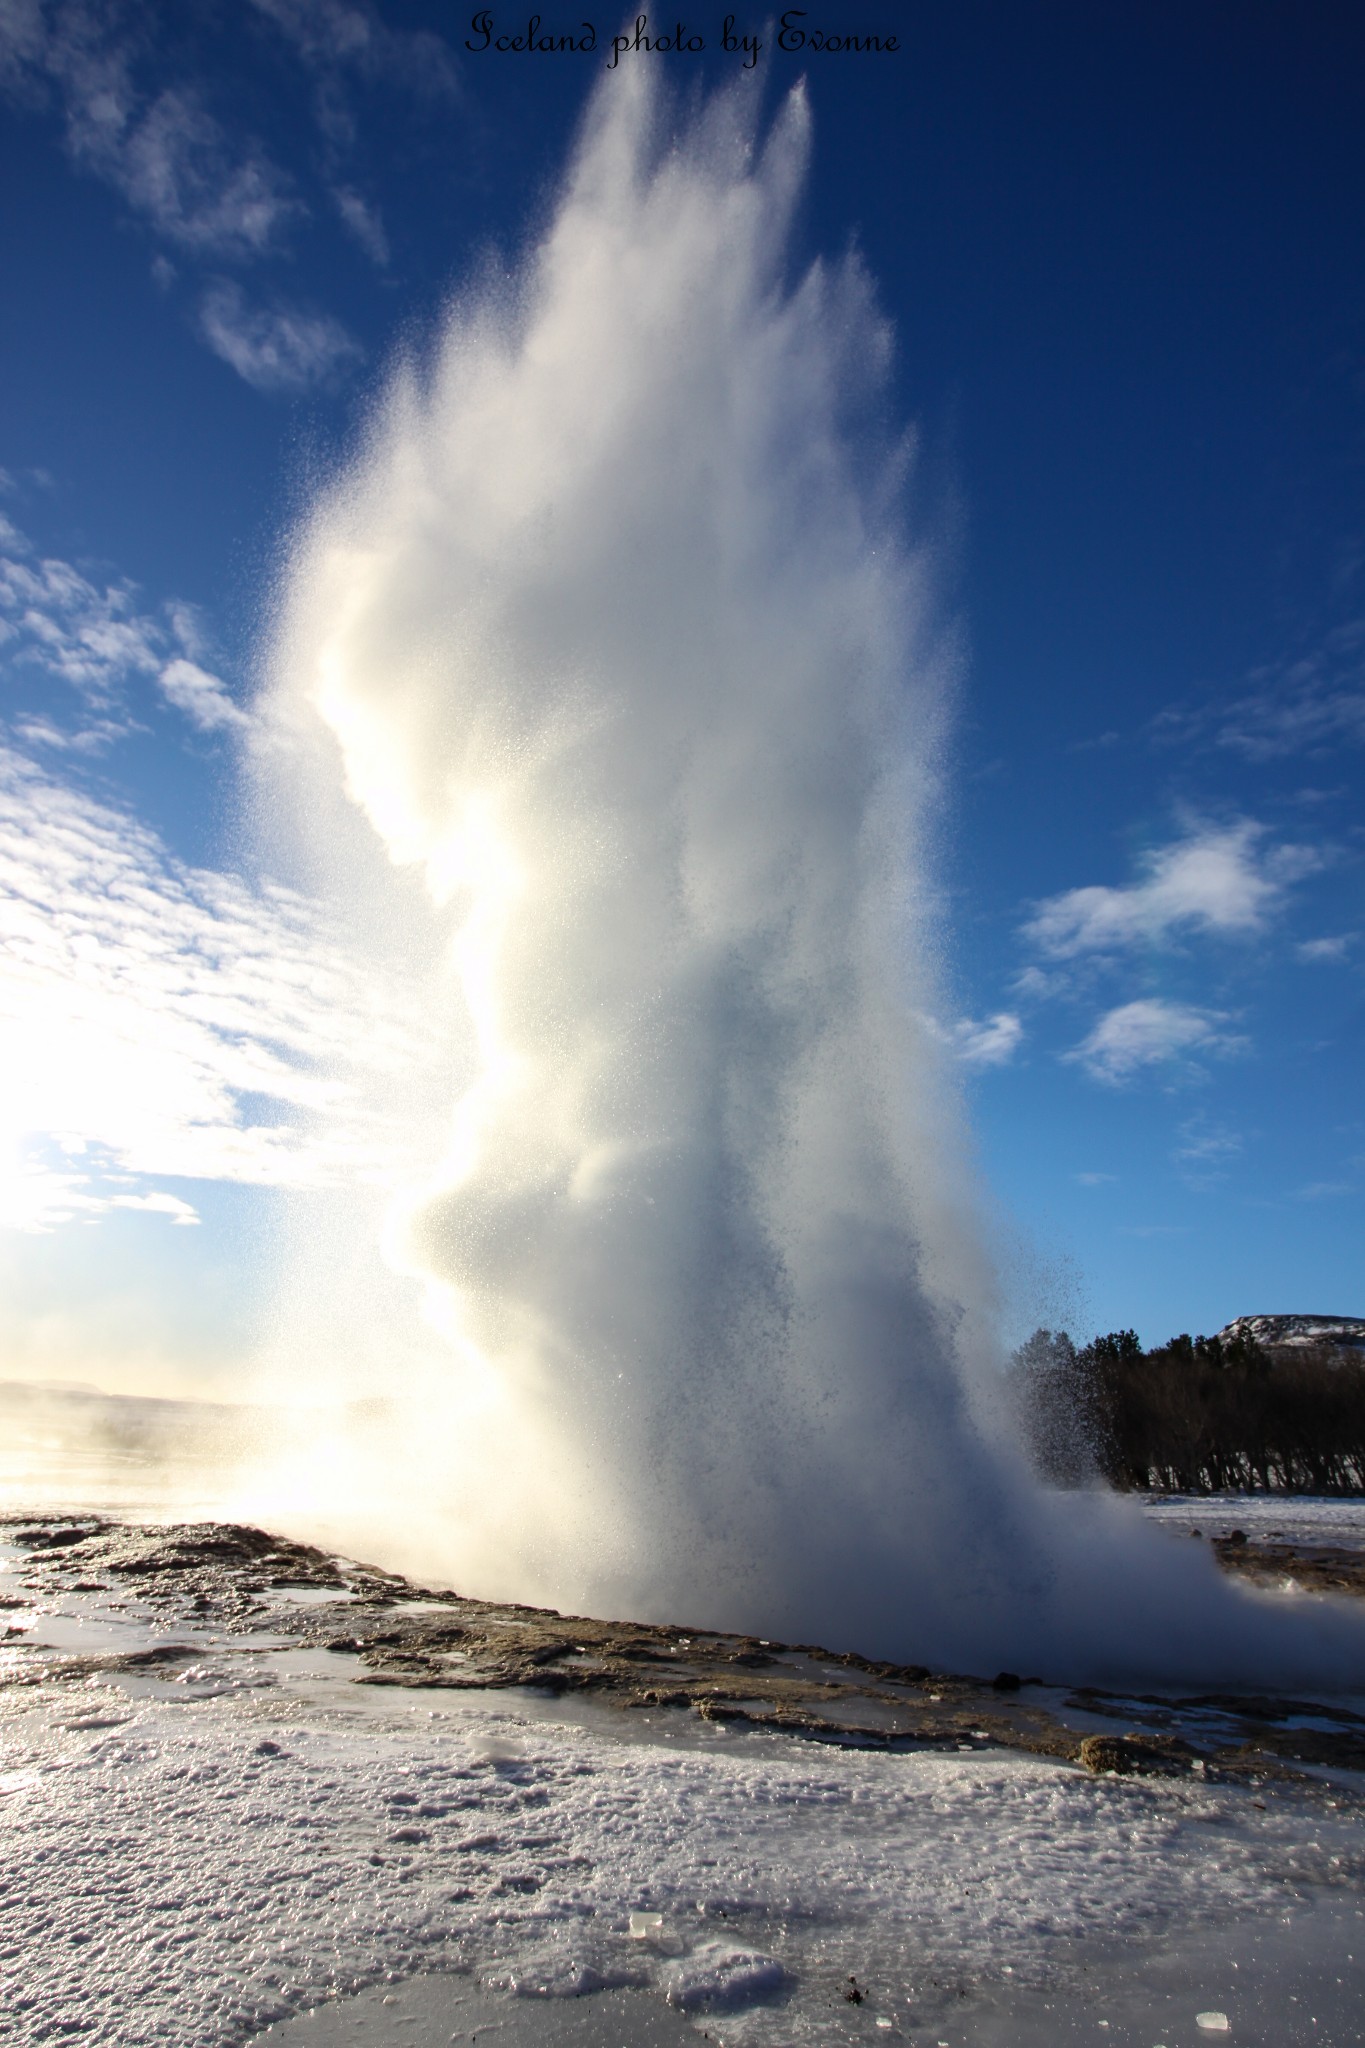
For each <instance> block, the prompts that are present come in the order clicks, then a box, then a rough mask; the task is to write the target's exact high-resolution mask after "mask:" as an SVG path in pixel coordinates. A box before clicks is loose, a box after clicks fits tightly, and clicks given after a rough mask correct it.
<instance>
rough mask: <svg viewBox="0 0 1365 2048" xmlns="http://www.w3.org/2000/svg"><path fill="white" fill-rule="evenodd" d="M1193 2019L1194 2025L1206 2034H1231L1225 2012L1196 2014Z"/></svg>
mask: <svg viewBox="0 0 1365 2048" xmlns="http://www.w3.org/2000/svg"><path fill="white" fill-rule="evenodd" d="M1194 2019H1195V2025H1196V2026H1200V2027H1202V2028H1203V2029H1204V2032H1205V2033H1206V2034H1230V2033H1231V2032H1232V2027H1231V2025H1230V2024H1229V2021H1228V2016H1227V2014H1226V2013H1225V2012H1197V2013H1196V2014H1195V2016H1194Z"/></svg>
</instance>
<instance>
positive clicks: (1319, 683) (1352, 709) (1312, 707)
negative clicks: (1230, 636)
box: [1153, 618, 1365, 761]
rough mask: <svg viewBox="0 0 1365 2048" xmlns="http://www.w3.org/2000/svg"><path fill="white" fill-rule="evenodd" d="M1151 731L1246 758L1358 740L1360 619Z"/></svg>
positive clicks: (1363, 699) (1362, 661)
mask: <svg viewBox="0 0 1365 2048" xmlns="http://www.w3.org/2000/svg"><path fill="white" fill-rule="evenodd" d="M1153 731H1154V736H1155V737H1156V738H1157V739H1158V740H1160V741H1166V742H1168V743H1175V744H1180V745H1186V744H1188V743H1190V742H1191V741H1193V742H1194V743H1195V744H1197V745H1205V746H1207V745H1212V746H1215V747H1220V748H1223V749H1225V750H1226V751H1228V752H1230V753H1234V754H1239V755H1240V756H1241V757H1242V758H1243V760H1247V761H1273V760H1279V759H1286V758H1288V757H1290V756H1293V755H1295V754H1303V755H1308V756H1310V757H1312V756H1318V757H1324V756H1325V757H1330V756H1332V755H1334V754H1335V753H1337V752H1338V751H1339V750H1340V749H1341V748H1342V747H1343V746H1359V745H1361V744H1362V743H1365V619H1359V618H1357V619H1347V620H1344V621H1343V622H1342V623H1341V624H1340V625H1338V626H1336V627H1334V628H1333V630H1332V631H1331V632H1329V633H1326V634H1324V635H1323V637H1322V639H1321V641H1320V642H1319V643H1318V644H1317V645H1316V646H1315V647H1313V648H1312V649H1311V650H1310V651H1309V652H1307V653H1305V654H1300V655H1298V656H1297V657H1296V658H1294V659H1292V660H1288V661H1282V662H1278V663H1267V664H1265V665H1263V666H1261V667H1259V668H1256V669H1253V670H1252V672H1251V673H1250V675H1248V676H1247V677H1246V678H1245V680H1244V684H1243V686H1242V687H1241V688H1240V689H1238V690H1237V691H1235V692H1234V693H1233V694H1231V695H1229V696H1227V697H1225V698H1223V699H1222V700H1220V701H1217V702H1213V703H1208V704H1203V705H1199V706H1196V707H1194V708H1190V707H1189V706H1183V705H1182V706H1174V707H1172V708H1170V709H1169V710H1166V711H1164V712H1162V713H1161V715H1160V717H1159V718H1158V719H1157V720H1156V723H1155V726H1154V728H1153Z"/></svg>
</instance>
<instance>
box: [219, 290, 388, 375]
mask: <svg viewBox="0 0 1365 2048" xmlns="http://www.w3.org/2000/svg"><path fill="white" fill-rule="evenodd" d="M199 325H200V331H201V332H202V334H203V337H204V339H205V341H207V343H208V345H209V347H210V348H211V349H212V350H213V352H214V354H215V355H218V356H221V357H222V359H223V361H224V362H225V363H229V364H231V366H232V368H233V369H234V370H235V371H236V372H237V374H238V376H239V377H241V378H243V379H244V380H245V381H246V382H247V383H248V384H250V385H252V386H254V388H255V389H256V390H257V391H271V392H283V391H306V390H308V389H309V388H310V387H311V386H313V385H317V384H327V383H330V382H332V381H333V380H334V379H335V378H336V377H337V376H339V375H340V374H342V373H343V372H345V371H346V370H348V369H350V368H351V367H352V366H353V365H354V364H356V363H357V362H359V361H360V360H361V357H362V355H363V353H364V351H363V350H362V349H361V347H360V345H359V343H358V342H356V341H355V340H354V339H353V338H352V337H351V335H349V334H348V333H347V331H346V329H345V328H344V327H343V326H342V325H341V322H340V321H339V320H334V319H332V317H331V316H330V315H329V314H324V313H305V312H302V311H300V310H299V309H298V308H291V307H277V308H273V309H272V308H266V307H262V306H252V305H251V304H249V302H248V300H247V298H246V294H245V293H244V292H243V290H242V288H241V286H240V285H238V284H236V283H233V282H230V281H229V280H227V279H220V280H219V281H218V282H217V283H216V284H213V285H211V286H210V287H209V289H208V291H207V292H206V293H205V294H204V298H203V302H202V304H201V306H200V309H199Z"/></svg>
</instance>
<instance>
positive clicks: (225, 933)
mask: <svg viewBox="0 0 1365 2048" xmlns="http://www.w3.org/2000/svg"><path fill="white" fill-rule="evenodd" d="M426 1014H427V1010H426V1008H425V1006H424V1005H423V1003H422V1002H421V1001H420V1000H419V997H418V994H417V992H416V991H415V989H413V988H412V987H409V986H407V985H405V984H404V983H403V981H402V978H401V976H399V977H395V976H386V977H384V978H383V979H382V981H378V980H376V977H374V976H373V975H372V974H371V973H370V972H369V971H368V970H367V969H366V968H364V967H363V966H362V964H361V963H360V962H359V961H358V960H357V959H356V958H355V957H354V956H353V955H352V954H351V953H350V952H349V951H348V950H347V947H346V946H345V944H344V943H343V940H342V937H341V935H340V934H339V933H338V932H336V931H335V930H333V929H332V928H331V927H330V926H329V925H328V922H327V920H326V918H325V917H324V915H323V914H322V912H321V911H320V910H319V909H318V907H317V906H316V905H314V904H312V903H310V902H309V901H307V900H306V899H305V898H302V897H300V896H298V895H297V894H295V893H293V892H292V891H289V890H286V889H282V888H278V887H272V886H268V885H267V886H263V887H260V888H253V887H251V886H249V885H248V884H247V883H246V882H244V881H242V880H241V879H240V878H238V877H235V876H232V875H226V874H219V873H214V872H211V871H205V870H194V869H190V868H186V867H184V866H182V865H181V864H180V863H178V862H177V861H175V860H174V859H173V858H172V857H171V856H170V855H169V854H168V853H167V851H166V849H165V848H164V846H162V844H161V843H160V841H159V840H158V839H157V838H156V836H155V835H154V834H153V833H152V832H150V831H149V830H148V829H147V828H146V827H145V826H144V825H142V824H140V823H139V822H138V821H137V820H135V819H133V818H131V817H129V816H128V815H127V814H126V813H123V812H121V811H119V810H116V809H114V808H113V807H111V806H108V805H104V804H100V803H97V802H95V801H94V800H93V799H91V798H90V797H88V796H86V795H84V794H83V793H81V792H80V791H78V790H75V789H72V788H70V787H68V786H66V785H65V784H63V783H61V782H59V781H57V780H55V779H54V778H53V777H51V776H50V775H48V774H47V773H45V772H44V771H43V770H42V769H40V768H39V767H38V766H37V765H36V764H35V763H33V762H32V761H30V760H28V759H26V758H25V757H24V756H22V755H19V754H16V753H14V752H12V751H10V750H8V749H0V1218H3V1219H4V1220H5V1221H7V1222H8V1223H9V1224H10V1225H11V1226H14V1227H20V1228H26V1229H50V1228H53V1227H55V1226H56V1225H57V1224H60V1223H63V1222H68V1221H72V1220H80V1219H82V1218H86V1219H88V1218H91V1217H95V1216H98V1215H99V1214H100V1213H101V1212H103V1211H104V1210H106V1209H109V1208H114V1207H118V1208H138V1209H144V1210H150V1211H152V1212H154V1213H157V1212H159V1213H161V1214H164V1215H166V1216H167V1217H169V1218H170V1219H171V1221H172V1222H173V1223H174V1222H178V1223H181V1224H188V1223H190V1222H192V1221H193V1213H194V1212H193V1205H192V1203H190V1202H189V1201H187V1200H186V1198H185V1196H184V1194H183V1193H182V1192H173V1191H171V1190H169V1189H166V1188H165V1187H164V1186H158V1185H156V1183H158V1182H164V1181H166V1180H175V1181H186V1180H189V1181H195V1180H200V1181H230V1182H242V1183H248V1184H252V1185H258V1186H268V1187H294V1188H297V1187H324V1186H331V1185H338V1184H342V1183H349V1182H354V1181H361V1182H372V1183H375V1184H377V1185H386V1184H388V1183H389V1182H390V1181H391V1180H392V1179H393V1177H394V1176H395V1174H397V1173H398V1172H399V1171H400V1170H402V1169H403V1167H404V1165H405V1164H406V1165H408V1166H410V1164H411V1161H410V1157H408V1156H407V1155H405V1153H404V1147H405V1146H410V1145H411V1144H412V1143H413V1142H414V1141H413V1139H412V1135H411V1131H410V1130H409V1132H408V1135H407V1136H403V1135H401V1133H402V1132H403V1130H404V1128H405V1127H404V1125H403V1122H402V1119H401V1118H398V1119H394V1118H392V1117H390V1116H383V1117H381V1116H380V1115H379V1114H378V1112H377V1111H376V1110H374V1109H373V1108H372V1107H370V1106H368V1105H370V1104H371V1103H372V1102H373V1098H374V1090H373V1087H372V1086H371V1085H370V1082H372V1080H373V1077H374V1076H376V1075H381V1076H384V1075H386V1076H390V1077H392V1078H393V1083H394V1086H395V1087H399V1086H403V1085H406V1077H408V1076H410V1075H412V1074H414V1073H417V1072H420V1071H425V1070H426V1068H427V1067H429V1065H430V1062H431V1060H432V1057H433V1054H432V1042H431V1039H430V1035H429V1034H428V1033H427V1031H426V1028H425V1026H424V1024H423V1022H422V1020H423V1018H424V1017H425V1016H426ZM367 1077H369V1078H368V1080H367ZM362 1084H364V1085H362Z"/></svg>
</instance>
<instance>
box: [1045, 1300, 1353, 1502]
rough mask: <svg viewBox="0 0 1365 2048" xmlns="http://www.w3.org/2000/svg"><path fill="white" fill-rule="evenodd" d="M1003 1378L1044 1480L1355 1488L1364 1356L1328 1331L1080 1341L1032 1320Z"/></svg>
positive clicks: (1134, 1485) (1164, 1489)
mask: <svg viewBox="0 0 1365 2048" xmlns="http://www.w3.org/2000/svg"><path fill="white" fill-rule="evenodd" d="M1010 1386H1011V1391H1012V1394H1013V1398H1014V1402H1015V1408H1016V1413H1017V1415H1018V1417H1019V1423H1020V1427H1021V1429H1022V1432H1023V1435H1024V1438H1025V1441H1026V1443H1027V1445H1028V1447H1029V1450H1030V1452H1031V1454H1032V1456H1033V1459H1034V1462H1035V1464H1036V1465H1037V1467H1038V1469H1039V1471H1040V1473H1041V1474H1042V1476H1043V1477H1044V1478H1045V1479H1046V1480H1047V1481H1048V1482H1049V1483H1050V1484H1052V1485H1054V1486H1084V1485H1087V1484H1089V1483H1091V1482H1093V1481H1094V1480H1095V1479H1097V1478H1099V1479H1104V1480H1107V1481H1108V1483H1109V1484H1110V1485H1111V1486H1116V1487H1119V1488H1122V1489H1123V1490H1124V1491H1134V1490H1137V1491H1148V1490H1150V1491H1155V1492H1161V1493H1214V1492H1222V1491H1224V1490H1236V1491H1246V1492H1266V1491H1281V1492H1285V1493H1362V1492H1365V1357H1362V1356H1361V1355H1360V1354H1359V1353H1355V1352H1351V1351H1345V1350H1337V1349H1335V1348H1334V1347H1332V1346H1329V1345H1319V1346H1312V1345H1294V1346H1281V1347H1278V1348H1276V1349H1273V1350H1272V1349H1268V1348H1266V1347H1265V1346H1263V1345H1261V1344H1258V1343H1256V1341H1255V1340H1254V1339H1253V1338H1245V1337H1233V1338H1230V1339H1228V1340H1226V1341H1225V1340H1223V1339H1221V1338H1218V1337H1184V1336H1182V1337H1172V1339H1171V1340H1170V1342H1169V1343H1168V1344H1162V1345H1159V1346H1158V1347H1157V1348H1156V1349H1154V1350H1152V1351H1144V1350H1143V1348H1142V1346H1141V1344H1140V1343H1139V1342H1138V1340H1137V1337H1136V1336H1135V1335H1134V1333H1133V1331H1131V1330H1112V1331H1110V1333H1109V1334H1108V1335H1107V1336H1104V1337H1096V1338H1094V1339H1093V1340H1092V1341H1091V1342H1090V1343H1089V1344H1086V1345H1085V1346H1083V1347H1082V1348H1080V1349H1078V1348H1077V1346H1076V1345H1075V1344H1073V1343H1072V1341H1071V1339H1070V1337H1069V1336H1067V1334H1066V1332H1065V1331H1064V1330H1061V1331H1057V1332H1055V1333H1054V1332H1053V1331H1051V1330H1036V1331H1035V1332H1034V1334H1033V1336H1032V1337H1030V1338H1029V1340H1028V1342H1027V1344H1024V1345H1022V1346H1021V1347H1020V1349H1019V1350H1018V1351H1016V1352H1015V1354H1014V1358H1013V1360H1012V1362H1011V1370H1010Z"/></svg>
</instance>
